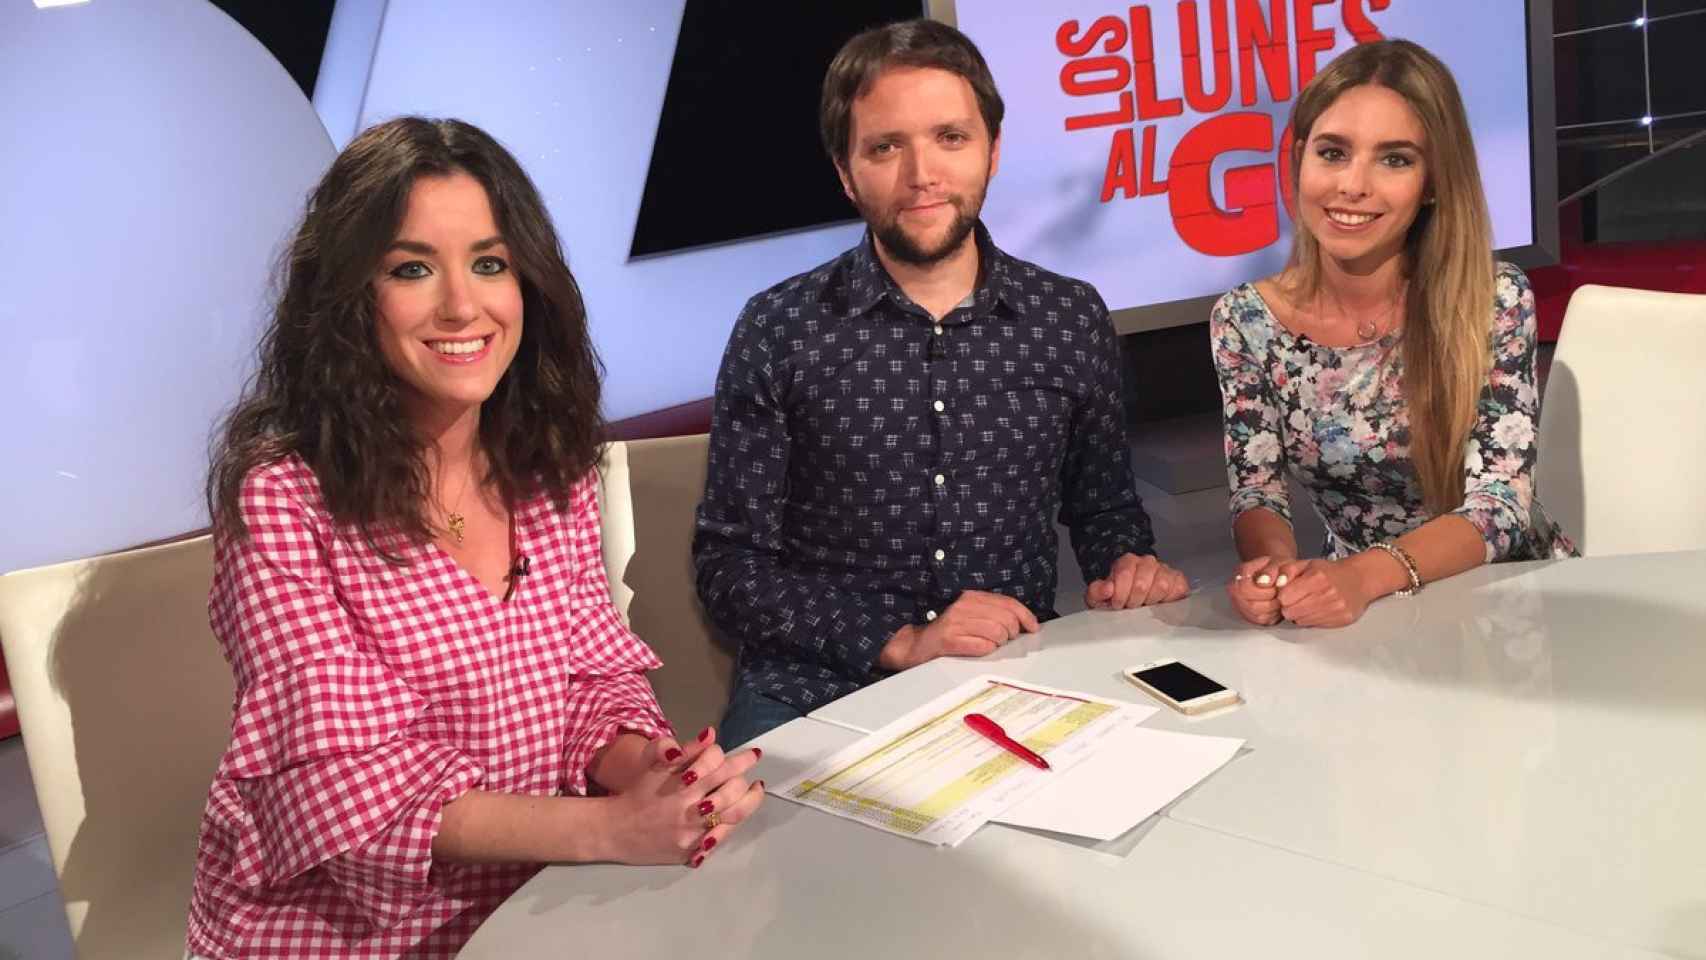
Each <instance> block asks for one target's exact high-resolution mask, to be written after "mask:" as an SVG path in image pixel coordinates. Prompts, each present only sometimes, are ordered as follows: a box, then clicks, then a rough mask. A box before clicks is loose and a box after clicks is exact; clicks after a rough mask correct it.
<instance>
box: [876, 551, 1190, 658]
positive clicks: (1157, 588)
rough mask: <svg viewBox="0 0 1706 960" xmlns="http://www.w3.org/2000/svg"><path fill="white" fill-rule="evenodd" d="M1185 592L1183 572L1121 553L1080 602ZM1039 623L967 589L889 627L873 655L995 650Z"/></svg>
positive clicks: (1096, 604) (1011, 602) (1123, 605)
mask: <svg viewBox="0 0 1706 960" xmlns="http://www.w3.org/2000/svg"><path fill="white" fill-rule="evenodd" d="M1188 593H1190V585H1189V584H1188V583H1187V582H1186V580H1185V576H1184V574H1182V573H1180V572H1179V571H1177V570H1174V569H1173V568H1172V567H1169V566H1167V565H1166V564H1165V563H1162V562H1161V561H1160V560H1157V559H1156V558H1155V557H1154V556H1141V557H1140V556H1137V555H1136V554H1131V553H1128V554H1125V555H1124V556H1122V557H1120V558H1119V559H1118V560H1116V561H1114V565H1113V567H1112V568H1110V569H1109V571H1108V575H1107V576H1106V577H1105V578H1102V579H1099V580H1094V581H1092V582H1091V583H1090V584H1089V585H1088V586H1087V587H1086V588H1085V590H1084V603H1085V605H1086V606H1088V607H1090V608H1091V609H1096V610H1125V609H1129V608H1131V607H1141V606H1146V605H1148V604H1154V603H1166V602H1168V601H1171V600H1178V599H1180V598H1181V597H1183V596H1185V595H1186V594H1188ZM1040 629H1042V627H1041V625H1040V624H1038V623H1037V617H1036V614H1034V613H1032V612H1031V610H1030V608H1029V607H1026V606H1025V605H1024V604H1022V603H1020V602H1019V601H1017V600H1015V599H1013V598H1012V597H1009V596H1006V595H1004V594H999V593H990V592H988V591H984V590H967V591H965V592H963V593H961V594H960V595H959V597H958V598H957V599H955V600H954V602H953V603H951V604H949V605H948V608H947V609H946V610H943V611H942V613H941V615H939V616H937V617H936V618H935V619H933V620H931V621H930V622H929V623H926V624H923V625H921V626H920V625H908V626H904V627H901V628H900V629H899V630H897V631H895V634H894V636H893V637H890V638H889V641H888V643H887V644H885V645H884V646H883V649H882V651H881V652H880V653H879V654H878V655H877V665H878V666H880V667H882V668H883V669H884V670H905V669H908V668H910V667H916V666H918V665H919V664H921V663H927V662H929V661H931V660H934V659H936V658H937V657H981V656H985V655H988V654H991V653H994V652H995V651H996V650H999V649H1000V648H1001V647H1002V646H1004V645H1005V644H1007V643H1008V642H1010V641H1011V640H1013V639H1014V638H1015V637H1018V636H1019V635H1020V634H1022V633H1036V632H1037V631H1038V630H1040Z"/></svg>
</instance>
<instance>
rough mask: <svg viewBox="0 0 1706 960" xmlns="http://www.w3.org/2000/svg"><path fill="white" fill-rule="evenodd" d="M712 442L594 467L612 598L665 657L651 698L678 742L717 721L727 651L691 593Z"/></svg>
mask: <svg viewBox="0 0 1706 960" xmlns="http://www.w3.org/2000/svg"><path fill="white" fill-rule="evenodd" d="M709 451H710V437H709V436H708V435H706V434H702V433H701V434H698V435H695V436H689V437H665V438H663V439H658V440H631V441H617V442H614V443H611V444H609V445H608V446H607V447H606V448H605V456H604V462H603V464H602V465H601V466H600V468H599V474H600V481H601V482H600V486H599V501H600V503H599V508H600V510H601V511H602V513H603V515H604V524H603V534H604V569H605V571H606V574H607V575H608V577H609V580H610V596H611V600H612V601H613V602H615V604H616V607H617V609H618V610H621V611H622V612H623V615H624V616H626V617H627V618H628V624H629V626H630V627H632V628H633V630H634V632H635V633H637V634H639V636H640V639H642V640H644V641H646V643H648V644H650V645H651V647H652V649H653V650H656V651H657V654H658V656H659V657H661V658H663V668H662V669H660V670H657V671H655V672H653V673H652V675H651V681H652V689H653V690H655V691H656V693H657V697H658V704H659V705H660V706H661V707H663V711H664V715H665V716H667V717H668V718H669V721H670V722H671V723H672V724H674V725H675V727H676V732H677V733H679V734H680V735H682V736H687V737H690V736H693V735H694V734H695V733H696V732H698V731H699V730H700V729H702V728H704V727H705V726H706V725H708V724H714V723H716V722H717V721H718V719H719V718H720V717H721V716H722V713H723V707H724V706H725V705H726V704H727V703H728V698H729V690H730V688H731V687H732V685H733V679H734V677H733V672H734V657H733V651H732V650H730V649H726V648H725V647H724V646H722V641H721V638H720V637H719V636H718V635H717V633H716V631H715V630H714V629H713V628H712V627H711V624H710V622H709V621H708V620H706V618H705V611H704V609H703V608H702V607H700V605H699V596H698V593H697V591H696V590H695V588H694V584H693V552H692V546H693V513H694V510H695V509H696V508H697V507H698V505H699V500H700V498H701V497H702V496H703V495H704V493H705V462H706V457H707V455H708V454H709Z"/></svg>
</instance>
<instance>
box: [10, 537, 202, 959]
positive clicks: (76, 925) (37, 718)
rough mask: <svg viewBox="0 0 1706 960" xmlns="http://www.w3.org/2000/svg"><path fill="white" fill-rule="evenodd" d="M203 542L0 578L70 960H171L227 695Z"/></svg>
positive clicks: (179, 942)
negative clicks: (73, 956)
mask: <svg viewBox="0 0 1706 960" xmlns="http://www.w3.org/2000/svg"><path fill="white" fill-rule="evenodd" d="M212 576H213V547H212V543H211V539H210V538H209V537H206V536H201V537H196V538H194V539H190V540H184V541H180V542H177V543H171V544H166V545H164V546H157V547H147V548H143V549H138V550H131V551H127V552H124V553H117V554H111V555H108V556H102V557H95V558H93V559H90V560H79V561H75V562H72V563H62V564H56V565H54V566H48V567H39V568H36V569H33V570H22V571H19V572H17V573H11V574H7V575H5V576H3V577H0V646H3V647H4V649H5V655H6V668H7V670H8V672H9V673H10V675H11V679H12V689H13V693H14V694H15V695H16V697H17V702H18V718H19V721H20V724H21V726H22V727H23V735H24V747H25V750H26V751H27V753H28V754H29V762H30V775H31V776H32V777H33V778H34V780H35V789H36V798H37V800H38V802H39V803H40V805H41V815H42V824H43V826H44V827H45V829H46V833H47V842H48V848H49V850H50V851H51V853H52V856H53V869H54V873H55V874H56V875H57V876H58V878H59V887H60V891H61V893H62V894H63V896H64V899H65V913H66V919H67V920H68V921H69V922H70V926H71V936H72V939H73V941H74V942H75V943H76V948H77V956H78V957H79V958H81V960H105V958H109V957H111V958H115V960H116V958H127V960H128V958H134V957H181V956H183V950H184V927H185V920H186V916H187V911H188V907H189V900H190V883H191V879H192V876H193V874H194V871H195V857H196V832H197V829H198V828H199V825H200V821H201V813H202V809H203V807H204V806H205V804H206V802H207V790H208V784H209V783H211V782H212V779H213V774H214V770H215V769H216V768H217V767H218V765H219V757H220V754H221V753H222V752H223V751H224V749H225V744H226V741H227V739H228V737H229V733H230V728H231V704H232V692H233V682H232V678H231V671H230V668H229V667H228V666H227V665H226V663H225V660H224V658H223V657H222V656H221V655H220V652H219V646H218V644H217V643H216V642H215V641H214V639H213V635H212V632H211V631H210V630H209V628H208V624H207V590H208V584H209V583H210V582H211V580H212Z"/></svg>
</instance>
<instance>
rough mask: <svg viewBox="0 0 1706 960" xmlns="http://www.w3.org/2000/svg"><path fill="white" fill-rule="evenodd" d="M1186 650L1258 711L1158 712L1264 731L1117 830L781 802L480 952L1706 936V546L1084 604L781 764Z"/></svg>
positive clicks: (1382, 950) (1685, 951)
mask: <svg viewBox="0 0 1706 960" xmlns="http://www.w3.org/2000/svg"><path fill="white" fill-rule="evenodd" d="M1161 657H1177V658H1179V659H1181V660H1184V661H1185V662H1187V663H1189V664H1191V665H1192V666H1194V667H1196V668H1197V669H1198V670H1200V671H1202V672H1204V673H1206V674H1208V675H1209V676H1212V677H1214V678H1215V679H1217V680H1219V681H1221V682H1222V683H1224V684H1227V685H1228V686H1231V687H1233V688H1235V689H1237V690H1239V691H1240V692H1241V693H1242V694H1243V695H1244V697H1245V699H1246V701H1247V702H1246V703H1245V704H1244V705H1243V706H1240V707H1238V708H1237V709H1234V710H1231V711H1225V712H1221V713H1219V714H1217V715H1214V716H1210V717H1205V718H1201V719H1189V718H1185V717H1182V716H1179V715H1177V714H1175V713H1173V712H1171V711H1169V710H1166V709H1162V710H1161V711H1160V712H1158V713H1157V714H1156V715H1155V716H1154V717H1153V718H1151V719H1150V720H1149V721H1147V724H1146V725H1147V726H1152V727H1160V728H1166V729H1176V730H1183V731H1187V732H1196V733H1207V734H1222V735H1229V736H1238V737H1243V738H1245V739H1246V740H1247V741H1248V746H1249V747H1250V750H1249V751H1248V752H1247V753H1245V754H1243V755H1241V756H1239V757H1238V758H1236V759H1235V760H1233V761H1232V762H1231V763H1230V764H1228V765H1227V766H1226V767H1225V768H1223V769H1222V770H1220V771H1219V772H1217V773H1216V774H1214V775H1213V776H1211V777H1210V778H1209V779H1208V780H1207V781H1205V782H1204V783H1203V784H1201V785H1200V786H1198V787H1197V788H1196V789H1194V790H1193V791H1191V792H1190V793H1188V794H1186V796H1185V797H1184V798H1182V799H1181V800H1179V801H1177V802H1176V803H1175V804H1174V805H1173V806H1172V807H1171V808H1169V809H1168V810H1167V811H1164V814H1163V816H1161V817H1158V818H1152V819H1150V820H1149V821H1147V822H1146V823H1145V824H1144V825H1142V826H1140V827H1138V828H1137V829H1136V830H1134V831H1132V833H1130V834H1128V835H1127V836H1126V837H1122V838H1120V839H1119V840H1116V841H1113V842H1112V843H1111V844H1107V845H1102V846H1101V847H1100V848H1097V847H1096V846H1095V845H1092V844H1089V843H1087V842H1078V841H1073V840H1071V839H1068V838H1062V837H1057V836H1049V835H1045V834H1040V833H1032V832H1028V831H1024V830H1017V829H1012V828H1007V827H1002V826H996V825H991V826H986V827H985V828H983V829H982V830H981V831H979V833H978V834H977V835H975V836H974V837H973V838H972V839H971V840H968V841H967V842H966V843H964V844H962V845H961V846H960V847H957V848H954V849H935V848H932V847H928V846H926V845H924V844H920V843H917V842H915V841H909V840H905V839H902V838H898V837H892V836H888V835H885V834H882V833H880V832H878V831H875V830H872V829H870V828H866V827H863V826H860V825H858V824H855V823H851V822H847V821H843V820H840V819H838V818H835V817H831V816H829V815H827V814H823V813H820V812H818V811H815V810H809V809H806V808H802V807H798V806H796V805H793V804H789V803H787V802H786V801H782V800H776V799H772V800H770V801H769V802H768V803H767V804H766V805H765V808H764V810H763V811H761V813H760V815H759V817H757V818H756V819H755V821H754V822H752V823H750V824H748V825H746V826H744V827H743V828H741V830H739V831H737V833H736V834H735V835H734V836H733V837H732V838H731V840H732V842H731V844H730V845H729V847H728V848H727V849H724V850H719V851H718V853H717V854H716V856H715V857H713V858H712V859H711V860H709V861H708V862H707V864H706V867H705V868H702V869H701V870H699V871H688V870H684V869H680V868H633V867H620V866H605V865H599V866H563V867H551V868H547V869H546V870H545V871H543V872H542V873H541V874H540V875H539V876H538V877H537V878H535V879H534V880H533V881H532V882H531V883H529V884H528V885H527V886H526V887H525V888H523V890H522V891H521V892H520V893H518V894H517V895H516V896H515V897H514V898H512V899H511V901H510V902H509V903H508V904H506V905H505V906H504V907H503V908H502V909H501V910H499V911H498V912H497V913H496V914H494V916H493V917H492V919H491V920H489V921H488V922H487V924H486V925H485V927H483V928H482V930H481V931H480V933H479V934H478V935H477V936H476V937H475V938H474V940H473V941H472V942H471V943H470V944H469V947H468V949H467V950H466V951H465V952H464V954H463V956H466V957H485V956H493V957H496V956H517V957H522V956H532V955H540V956H545V955H555V954H552V953H550V952H549V947H550V945H552V944H555V945H556V948H557V949H561V944H563V943H564V942H565V941H566V938H568V939H572V941H573V942H575V943H576V944H577V947H585V948H591V949H596V945H599V944H603V945H606V946H609V947H610V949H612V950H615V951H617V952H618V953H619V955H624V956H659V957H661V956H666V955H678V954H679V953H680V952H681V951H682V950H686V949H694V946H693V945H694V944H699V947H698V949H701V950H709V951H710V952H712V953H713V954H719V953H722V954H727V955H731V956H732V955H753V956H771V955H774V956H782V955H784V954H789V955H795V954H798V953H799V952H800V951H802V950H810V951H811V952H812V953H813V954H822V955H826V956H841V955H852V954H854V953H858V954H860V955H866V956H868V955H872V954H875V955H882V954H883V953H893V954H894V955H897V956H911V955H944V954H949V955H951V954H964V953H967V952H971V951H974V950H987V951H988V952H990V953H991V954H992V955H994V956H1042V955H1045V954H1051V953H1058V952H1059V950H1060V949H1061V948H1062V946H1063V945H1065V944H1072V946H1073V951H1074V952H1075V953H1082V955H1086V956H1110V957H1112V956H1155V957H1196V956H1202V957H1211V956H1228V955H1230V951H1231V950H1233V949H1238V948H1248V949H1261V950H1264V951H1267V952H1273V948H1274V947H1275V946H1276V945H1295V946H1296V947H1298V948H1302V947H1305V946H1307V948H1308V949H1309V951H1310V955H1311V956H1314V957H1324V956H1347V957H1349V956H1424V955H1432V956H1438V955H1442V954H1443V955H1452V956H1489V957H1492V956H1515V955H1526V956H1540V955H1545V956H1596V957H1604V956H1615V957H1625V956H1631V957H1632V956H1648V955H1661V954H1668V955H1671V956H1678V957H1706V816H1703V815H1702V812H1701V811H1702V809H1703V807H1702V803H1701V801H1702V800H1703V799H1706V552H1691V553H1680V554H1659V555H1641V556H1627V557H1607V558H1593V559H1583V560H1570V561H1557V562H1542V563H1529V564H1505V565H1499V566H1493V567H1483V568H1480V569H1477V570H1474V571H1471V572H1469V573H1466V574H1463V575H1461V576H1459V577H1455V578H1452V579H1451V580H1447V581H1442V582H1440V583H1435V584H1430V585H1429V586H1428V587H1427V588H1426V589H1425V590H1424V591H1423V592H1422V594H1420V595H1419V596H1417V597H1414V598H1408V599H1404V598H1389V599H1387V600H1383V601H1381V602H1378V603H1376V604H1374V605H1373V606H1371V607H1370V608H1369V610H1368V613H1367V614H1366V615H1365V616H1364V618H1363V620H1362V621H1361V622H1359V623H1358V624H1356V625H1354V626H1352V627H1349V628H1346V629H1343V630H1334V631H1315V630H1301V629H1295V628H1288V627H1278V628H1252V627H1250V626H1249V625H1247V624H1244V623H1242V622H1241V621H1239V620H1238V619H1237V618H1236V617H1235V615H1234V614H1233V612H1232V609H1231V607H1230V605H1229V603H1228V602H1227V601H1226V599H1225V596H1224V593H1223V592H1222V591H1220V590H1219V589H1218V588H1214V589H1209V590H1205V591H1202V592H1199V593H1198V594H1196V595H1194V596H1192V597H1191V598H1189V599H1187V600H1184V601H1181V602H1179V603H1176V604H1170V605H1167V606H1164V607H1159V608H1154V609H1148V610H1136V611H1124V612H1118V613H1113V612H1104V611H1090V612H1086V613H1081V614H1076V615H1073V616H1070V617H1065V618H1062V619H1060V620H1056V621H1054V622H1052V623H1050V624H1047V625H1046V626H1045V628H1044V630H1043V632H1042V633H1041V634H1039V635H1036V636H1032V637H1026V638H1021V639H1020V640H1017V641H1014V642H1013V643H1012V644H1010V645H1009V646H1008V647H1007V648H1005V649H1004V650H1002V651H1000V652H998V653H997V654H995V655H993V656H991V657H987V658H983V659H980V660H938V661H934V662H932V663H930V664H926V665H924V666H922V667H918V668H915V669H913V670H910V671H907V672H906V673H903V674H899V675H897V676H894V677H891V678H889V679H887V680H884V681H883V682H881V683H879V684H875V685H873V686H871V687H868V688H866V689H864V690H862V691H860V692H858V693H855V694H853V695H851V696H849V697H846V698H843V699H841V700H838V701H836V702H835V703H832V704H830V705H828V706H826V707H825V708H823V709H821V710H819V711H817V712H816V713H814V714H813V715H812V717H813V721H810V722H805V721H802V722H796V723H794V724H790V725H788V726H787V727H785V728H782V729H781V730H778V731H774V732H772V734H770V735H769V736H767V737H766V738H764V739H762V740H760V741H759V743H761V744H762V745H763V746H764V747H765V761H764V767H765V770H764V771H763V772H764V776H765V778H766V779H767V780H769V781H771V782H781V781H782V780H784V779H785V778H786V777H787V776H788V775H790V774H791V773H793V772H795V771H796V770H798V769H800V768H801V766H802V765H803V764H805V763H808V762H810V761H811V760H815V759H816V758H818V757H820V756H822V755H823V754H825V753H827V752H828V751H829V750H832V749H834V748H835V747H837V746H840V745H841V744H843V743H846V742H849V741H850V739H851V738H853V737H855V736H856V735H857V734H856V733H855V732H854V731H856V730H870V729H875V728H876V727H879V726H881V725H882V724H883V723H886V722H887V721H888V720H890V719H893V718H894V717H896V716H898V715H900V714H901V713H903V712H905V711H907V710H910V709H913V708H914V707H917V706H919V705H921V704H923V703H924V702H926V701H928V700H929V699H931V698H932V697H935V696H937V695H939V694H941V693H943V692H945V691H946V690H948V689H951V688H952V687H953V686H955V685H956V684H958V683H961V682H963V681H964V680H966V679H968V678H970V677H973V676H977V675H980V674H983V673H998V674H1003V675H1007V676H1012V677H1016V678H1022V679H1027V680H1030V681H1032V682H1036V683H1043V684H1050V685H1054V686H1060V687H1065V688H1069V689H1079V690H1085V691H1088V692H1092V693H1097V694H1101V695H1105V696H1111V697H1119V698H1123V699H1128V700H1132V701H1135V702H1140V703H1147V702H1149V701H1148V700H1147V698H1146V697H1145V695H1144V694H1143V693H1142V692H1141V691H1139V690H1138V689H1137V688H1136V687H1133V686H1131V685H1130V684H1128V683H1126V682H1125V681H1124V680H1123V679H1121V678H1120V676H1119V671H1120V670H1121V668H1123V667H1127V666H1131V665H1135V664H1138V663H1142V662H1145V661H1148V660H1154V659H1158V658H1161ZM594 908H596V911H597V912H596V913H589V912H587V911H588V910H589V909H594ZM648 918H649V919H648ZM665 918H667V919H665ZM718 940H728V941H731V942H730V943H729V944H728V946H727V947H726V949H725V948H723V947H716V946H711V945H712V944H714V943H716V942H717V941H718ZM1642 950H1647V951H1655V952H1657V953H1642V952H1640V951H1642ZM1284 952H1287V951H1282V953H1284Z"/></svg>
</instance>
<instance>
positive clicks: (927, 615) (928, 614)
mask: <svg viewBox="0 0 1706 960" xmlns="http://www.w3.org/2000/svg"><path fill="white" fill-rule="evenodd" d="M924 619H926V620H934V619H936V611H934V610H926V611H924Z"/></svg>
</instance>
